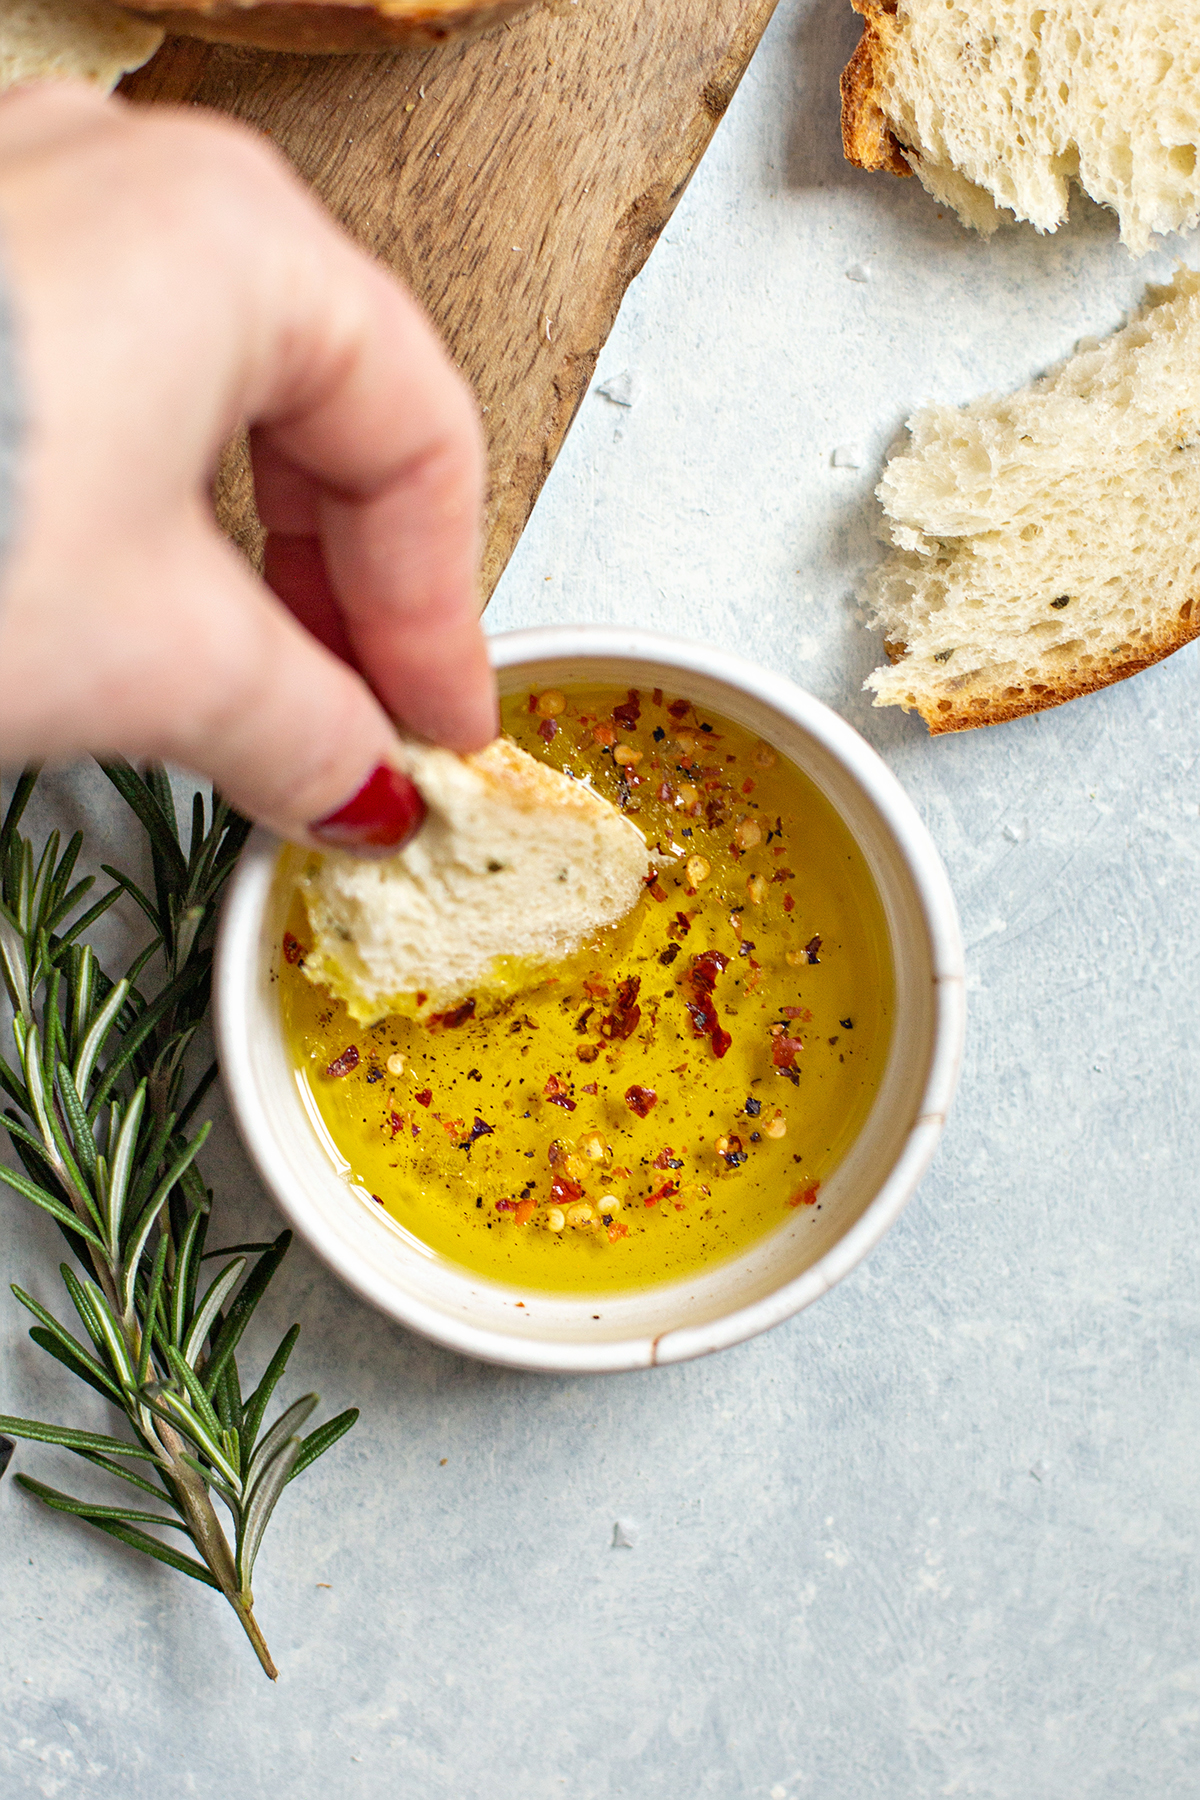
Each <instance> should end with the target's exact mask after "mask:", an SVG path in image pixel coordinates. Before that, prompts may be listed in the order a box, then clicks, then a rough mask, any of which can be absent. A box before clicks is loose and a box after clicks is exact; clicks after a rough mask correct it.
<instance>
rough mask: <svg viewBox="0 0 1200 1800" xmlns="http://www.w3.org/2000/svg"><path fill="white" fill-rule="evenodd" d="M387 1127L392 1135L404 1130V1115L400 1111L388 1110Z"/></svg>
mask: <svg viewBox="0 0 1200 1800" xmlns="http://www.w3.org/2000/svg"><path fill="white" fill-rule="evenodd" d="M388 1129H389V1131H390V1132H391V1134H392V1136H393V1137H395V1135H396V1133H397V1132H398V1131H403V1130H404V1116H403V1114H402V1113H398V1112H389V1114H388Z"/></svg>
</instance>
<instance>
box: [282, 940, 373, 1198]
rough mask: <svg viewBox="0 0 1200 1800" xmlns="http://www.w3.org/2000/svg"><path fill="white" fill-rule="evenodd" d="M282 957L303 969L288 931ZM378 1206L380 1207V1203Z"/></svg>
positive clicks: (301, 949) (300, 953)
mask: <svg viewBox="0 0 1200 1800" xmlns="http://www.w3.org/2000/svg"><path fill="white" fill-rule="evenodd" d="M283 955H284V960H285V961H287V962H290V963H293V964H296V965H298V966H299V967H300V968H303V967H304V945H303V944H302V943H301V942H300V940H299V938H295V937H293V936H292V934H291V932H290V931H285V932H284V934H283ZM380 1204H381V1205H382V1202H380Z"/></svg>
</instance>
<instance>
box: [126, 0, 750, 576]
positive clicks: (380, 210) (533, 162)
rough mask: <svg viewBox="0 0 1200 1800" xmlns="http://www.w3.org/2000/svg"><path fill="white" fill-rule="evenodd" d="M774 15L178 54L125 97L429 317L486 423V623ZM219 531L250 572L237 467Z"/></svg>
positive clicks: (592, 19) (575, 23)
mask: <svg viewBox="0 0 1200 1800" xmlns="http://www.w3.org/2000/svg"><path fill="white" fill-rule="evenodd" d="M775 4H776V0H579V3H578V4H571V3H570V0H555V4H553V5H552V6H551V7H549V8H547V9H546V10H544V11H538V12H536V13H533V14H530V15H528V16H525V17H522V18H520V19H518V20H516V21H514V22H512V23H511V24H509V25H507V26H505V27H502V28H500V29H499V30H497V31H494V32H492V33H490V34H488V35H487V36H485V37H482V38H476V39H471V40H468V41H465V42H462V43H454V44H446V45H442V46H440V47H438V48H436V49H430V50H419V51H418V50H412V51H405V52H400V53H386V54H382V55H372V56H312V57H306V56H286V55H280V54H277V53H273V52H269V51H257V50H246V49H237V48H232V47H229V46H224V45H210V44H203V43H200V42H198V41H196V40H192V39H186V38H177V39H172V40H169V41H168V42H167V43H166V44H165V45H164V46H163V48H162V50H160V51H159V53H158V55H157V56H156V57H155V58H154V60H153V61H152V62H151V63H149V64H148V65H147V66H146V68H144V69H142V70H139V71H138V73H137V74H136V75H133V76H130V77H128V78H127V79H126V81H125V82H124V83H123V86H122V91H123V92H124V93H125V94H126V95H127V96H128V97H130V98H132V99H134V100H137V101H142V102H148V103H152V102H163V101H174V102H190V103H195V104H198V105H201V106H210V107H214V108H216V109H217V110H218V111H220V112H223V113H227V114H230V115H232V116H233V117H235V118H238V119H242V120H244V121H246V122H247V123H248V124H250V125H252V126H254V127H256V128H257V129H258V130H260V131H263V132H265V133H267V135H269V136H270V137H271V138H272V139H273V140H274V142H275V143H276V144H277V145H278V146H279V148H280V149H281V150H282V151H283V152H284V153H285V155H286V156H288V157H289V158H290V160H291V161H292V162H293V163H294V164H295V166H296V168H297V169H298V170H299V171H300V173H301V175H303V176H304V178H305V179H306V180H307V181H309V182H311V183H312V185H313V186H314V187H315V188H316V190H317V192H318V193H319V194H320V195H321V196H322V197H323V198H324V200H325V201H326V202H327V204H328V205H329V206H330V207H331V208H332V210H333V211H334V212H335V213H336V214H337V216H338V217H339V218H340V219H341V220H342V221H343V222H344V223H345V225H346V226H347V227H348V228H349V230H350V231H351V232H352V233H353V234H354V236H355V237H356V238H358V239H359V241H360V242H361V243H363V244H364V245H366V246H367V248H369V249H370V250H371V251H372V252H373V253H374V254H375V255H377V256H379V257H381V258H382V260H383V261H384V262H386V263H387V264H389V265H390V266H391V267H392V268H393V269H395V270H396V271H397V272H398V273H399V274H400V275H401V276H403V277H404V279H405V280H406V281H408V282H409V283H410V285H411V286H412V287H413V288H414V290H415V291H416V293H417V294H418V295H419V296H420V298H421V299H422V300H423V302H424V304H425V305H426V306H427V307H428V309H429V311H430V313H431V314H432V316H433V318H434V320H435V321H436V323H437V325H438V326H439V328H440V329H441V331H442V333H443V335H444V336H445V338H446V340H447V342H448V343H449V345H450V348H451V351H452V354H453V355H454V357H455V359H456V360H457V362H458V364H459V366H460V367H461V368H462V370H463V371H464V373H465V374H466V376H467V378H468V380H469V381H470V382H471V383H472V385H473V387H474V389H475V392H476V394H477V395H478V397H479V403H480V406H481V408H482V409H483V419H484V425H485V427H486V431H487V438H488V445H489V452H490V460H491V480H490V492H489V498H488V514H487V536H486V547H485V554H484V565H483V594H482V598H483V600H484V602H485V603H486V600H487V599H488V598H490V596H491V593H492V590H493V589H494V587H495V585H496V582H497V581H498V579H499V577H500V574H501V572H502V570H503V568H504V565H505V563H506V562H507V561H508V558H509V556H510V555H511V553H512V550H513V547H514V545H515V544H516V542H517V539H518V537H519V536H520V534H521V531H522V530H523V528H524V526H525V522H526V520H527V519H528V517H529V514H530V512H531V510H532V508H533V504H534V501H535V500H536V499H537V496H538V493H539V491H540V489H541V486H542V483H543V482H544V481H545V479H546V476H547V474H548V473H549V471H550V468H551V466H552V465H553V462H554V459H555V457H556V456H557V454H558V452H559V450H560V448H561V446H562V443H563V440H564V438H565V437H566V434H567V431H568V429H569V427H570V424H571V420H572V419H573V418H574V416H575V412H576V409H577V408H578V406H579V403H580V401H581V400H582V399H583V396H584V394H585V393H586V391H587V387H588V383H589V381H590V380H591V376H592V372H593V370H594V368H595V365H596V358H597V357H598V355H599V354H600V350H601V348H602V347H603V344H604V341H605V339H606V337H607V336H608V333H609V331H610V330H611V328H612V325H613V321H614V319H615V318H616V315H617V309H618V307H619V306H620V304H621V300H622V297H623V295H624V293H625V290H626V288H627V287H628V286H629V283H630V282H631V281H632V280H633V278H634V276H635V275H636V274H637V272H638V270H639V269H640V268H641V267H642V265H643V263H644V262H645V260H646V258H647V256H648V255H649V253H650V251H651V249H652V248H653V246H654V243H655V240H656V239H657V237H658V235H659V233H660V232H661V230H662V228H663V226H664V225H665V224H666V222H667V220H668V219H669V218H670V216H671V213H672V211H673V210H674V207H675V203H676V201H677V200H678V199H679V196H680V194H681V193H682V192H683V189H684V188H685V186H686V185H687V182H688V180H689V178H690V177H691V175H692V173H693V171H694V170H695V168H696V165H697V164H698V162H699V161H700V158H701V156H702V155H703V154H704V151H705V149H706V147H707V145H708V142H709V140H710V138H711V136H712V133H713V131H714V130H715V128H716V126H717V124H718V123H719V121H720V119H721V116H722V114H723V113H724V111H725V109H726V107H727V106H728V105H729V102H730V100H731V98H732V97H733V94H734V91H735V89H736V88H737V85H738V82H739V81H740V80H741V77H742V74H743V73H744V71H745V68H746V65H747V63H748V62H749V60H750V57H751V55H752V54H753V52H754V49H755V46H756V45H757V43H758V40H759V38H760V36H761V34H762V31H763V29H764V27H765V26H766V24H767V21H768V19H769V18H770V16H771V13H772V12H773V11H774V8H775ZM218 510H219V512H220V514H221V518H222V522H223V523H224V525H225V526H226V529H227V530H229V532H230V534H231V535H232V536H233V537H234V538H235V540H236V541H237V542H238V543H240V544H241V546H242V547H243V549H245V550H246V552H247V554H249V555H251V556H252V557H253V556H256V555H257V549H258V541H259V532H258V524H257V519H256V518H255V515H254V502H253V495H252V492H251V487H250V480H249V472H248V467H247V464H246V459H245V454H244V449H242V448H241V447H235V448H234V450H233V451H232V453H231V455H230V456H229V457H227V459H226V462H225V465H224V467H223V469H222V473H221V478H220V480H219V482H218Z"/></svg>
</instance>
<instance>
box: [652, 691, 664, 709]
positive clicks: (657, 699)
mask: <svg viewBox="0 0 1200 1800" xmlns="http://www.w3.org/2000/svg"><path fill="white" fill-rule="evenodd" d="M650 698H651V699H652V700H653V702H654V704H655V706H661V705H662V689H661V688H655V690H654V692H653V694H651V696H650Z"/></svg>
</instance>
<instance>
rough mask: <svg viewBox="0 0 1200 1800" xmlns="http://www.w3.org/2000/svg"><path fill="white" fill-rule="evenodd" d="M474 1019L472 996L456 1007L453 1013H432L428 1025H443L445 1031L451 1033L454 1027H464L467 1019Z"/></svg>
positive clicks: (473, 997)
mask: <svg viewBox="0 0 1200 1800" xmlns="http://www.w3.org/2000/svg"><path fill="white" fill-rule="evenodd" d="M474 1017H475V996H474V995H472V996H471V998H470V999H469V1000H464V1001H463V1003H462V1005H461V1006H456V1007H455V1008H454V1011H453V1012H444V1013H433V1014H432V1015H431V1016H430V1019H429V1023H430V1024H431V1025H444V1026H445V1028H446V1030H447V1031H452V1030H453V1029H454V1027H455V1026H456V1025H465V1024H466V1023H467V1020H468V1019H473V1018H474Z"/></svg>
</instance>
